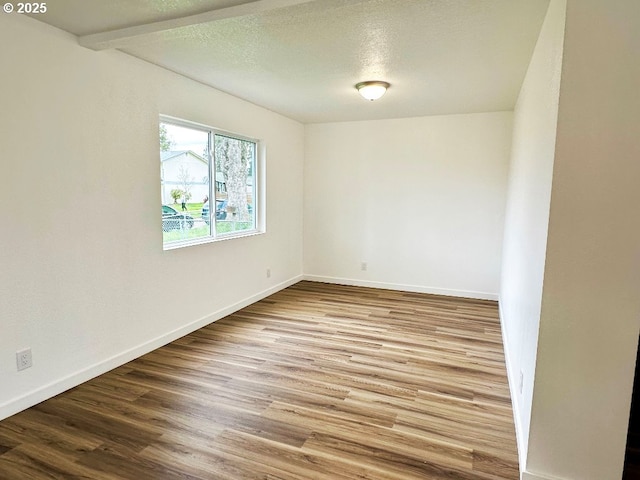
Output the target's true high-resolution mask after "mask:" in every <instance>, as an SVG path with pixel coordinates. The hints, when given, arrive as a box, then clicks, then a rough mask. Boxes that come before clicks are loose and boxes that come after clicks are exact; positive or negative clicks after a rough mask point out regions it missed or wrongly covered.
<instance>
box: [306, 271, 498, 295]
mask: <svg viewBox="0 0 640 480" xmlns="http://www.w3.org/2000/svg"><path fill="white" fill-rule="evenodd" d="M303 279H304V280H309V281H310V282H324V283H335V284H338V285H353V286H355V287H371V288H383V289H385V290H400V291H404V292H417V293H431V294H433V295H446V296H448V297H462V298H474V299H478V300H498V294H497V293H486V292H474V291H467V290H452V289H447V288H434V287H424V286H420V285H407V284H403V283H386V282H372V281H369V280H359V279H352V278H339V277H324V276H322V275H307V274H305V275H303Z"/></svg>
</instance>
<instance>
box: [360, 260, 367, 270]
mask: <svg viewBox="0 0 640 480" xmlns="http://www.w3.org/2000/svg"><path fill="white" fill-rule="evenodd" d="M360 270H362V271H363V272H366V271H367V262H362V263H361V264H360Z"/></svg>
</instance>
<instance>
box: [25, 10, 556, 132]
mask: <svg viewBox="0 0 640 480" xmlns="http://www.w3.org/2000/svg"><path fill="white" fill-rule="evenodd" d="M548 3H549V2H548V0H257V1H246V0H244V1H241V0H169V1H167V0H137V1H133V0H104V1H101V0H56V3H55V4H53V2H51V3H50V6H49V11H48V12H47V14H46V15H43V16H40V15H38V16H37V17H35V18H37V19H38V20H42V21H45V22H47V23H50V24H52V25H54V26H57V27H59V28H62V29H63V30H66V31H69V32H71V33H74V34H76V35H78V36H79V37H80V38H79V41H80V43H81V44H83V45H87V46H88V47H90V48H94V49H101V48H119V49H120V50H122V51H124V52H126V53H129V54H131V55H134V56H136V57H139V58H142V59H144V60H147V61H149V62H151V63H155V64H157V65H161V66H164V67H166V68H168V69H170V70H173V71H175V72H178V73H181V74H183V75H185V76H187V77H190V78H193V79H196V80H198V81H200V82H202V83H205V84H208V85H211V86H212V87H215V88H218V89H220V90H223V91H226V92H228V93H231V94H233V95H235V96H238V97H240V98H244V99H246V100H249V101H251V102H253V103H256V104H258V105H261V106H264V107H266V108H269V109H271V110H273V111H276V112H279V113H282V114H283V115H286V116H288V117H291V118H294V119H296V120H299V121H301V122H305V123H313V122H328V121H346V120H365V119H380V118H399V117H411V116H422V115H434V114H455V113H470V112H486V111H498V110H511V109H512V108H513V107H514V104H515V101H516V98H517V95H518V92H519V90H520V85H521V83H522V79H523V78H524V75H525V73H526V69H527V66H528V64H529V60H530V57H531V54H532V52H533V48H534V46H535V42H536V40H537V37H538V33H539V31H540V27H541V25H542V21H543V19H544V15H545V13H546V9H547V7H548ZM185 17H186V18H185ZM172 19H174V20H172ZM154 22H160V23H154ZM126 27H133V28H126ZM118 29H124V30H118ZM101 32H106V33H105V34H103V35H92V34H96V33H101ZM362 80H386V81H388V82H390V83H391V84H392V86H391V88H390V89H389V91H388V92H387V94H386V95H385V96H384V97H383V98H382V99H380V100H377V101H375V102H367V101H365V100H363V99H362V98H360V97H359V96H358V95H357V93H356V91H355V89H354V87H353V86H354V85H355V84H356V83H357V82H359V81H362Z"/></svg>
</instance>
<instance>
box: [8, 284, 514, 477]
mask: <svg viewBox="0 0 640 480" xmlns="http://www.w3.org/2000/svg"><path fill="white" fill-rule="evenodd" d="M501 341H502V338H501V334H500V323H499V320H498V311H497V304H496V303H495V302H491V301H485V300H472V299H461V298H452V297H442V296H436V295H427V294H420V293H411V292H398V291H391V290H378V289H371V288H362V287H353V286H338V285H329V284H323V283H314V282H300V283H298V284H296V285H294V286H292V287H289V288H287V289H285V290H283V291H281V292H278V293H277V294H275V295H272V296H270V297H268V298H266V299H264V300H262V301H260V302H257V303H255V304H253V305H251V306H249V307H247V308H245V309H243V310H240V311H239V312H236V313H235V314H233V315H230V316H228V317H226V318H224V319H222V320H220V321H218V322H216V323H214V324H211V325H209V326H207V327H204V328H202V329H200V330H198V331H196V332H193V333H192V334H190V335H187V336H185V337H183V338H181V339H179V340H177V341H175V342H173V343H171V344H169V345H167V346H165V347H162V348H160V349H158V350H156V351H154V352H151V353H149V354H147V355H145V356H143V357H141V358H139V359H137V360H134V361H133V362H130V363H128V364H127V365H124V366H122V367H119V368H117V369H115V370H113V371H111V372H109V373H107V374H105V375H102V376H101V377H98V378H95V379H93V380H91V381H89V382H87V383H85V384H83V385H80V386H78V387H76V388H74V389H71V390H69V391H67V392H65V393H64V394H62V395H59V396H57V397H55V398H52V399H50V400H47V401H45V402H43V403H41V404H39V405H37V406H35V407H33V408H31V409H28V410H26V411H24V412H21V413H19V414H17V415H15V416H13V417H10V418H8V419H5V420H3V421H1V422H0V478H2V479H3V480H5V479H6V480H14V479H15V480H18V479H20V480H21V479H25V478H28V479H35V480H39V479H51V478H56V479H57V478H60V479H62V478H64V479H74V478H78V479H80V478H85V479H89V478H90V479H98V480H112V479H131V480H134V479H135V480H144V479H150V480H151V479H153V480H174V479H183V480H204V479H220V480H243V479H248V480H310V479H315V480H348V479H369V480H419V479H423V480H424V479H427V480H430V479H434V480H435V479H439V480H441V479H451V480H453V479H455V480H517V479H518V459H517V451H516V445H515V433H514V426H513V416H512V410H511V402H510V398H509V387H508V384H507V379H506V371H505V365H504V352H503V350H502V344H501Z"/></svg>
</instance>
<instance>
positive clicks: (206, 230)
mask: <svg viewBox="0 0 640 480" xmlns="http://www.w3.org/2000/svg"><path fill="white" fill-rule="evenodd" d="M209 150H210V149H209V133H208V132H206V131H203V130H197V129H194V128H188V127H183V126H179V125H174V124H171V123H164V122H161V123H160V182H161V195H162V238H163V243H164V244H165V245H167V244H171V243H172V242H177V241H183V240H188V239H197V238H200V237H207V236H209V235H210V234H211V227H210V220H209V215H208V205H209V203H208V199H209V153H208V152H209Z"/></svg>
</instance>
